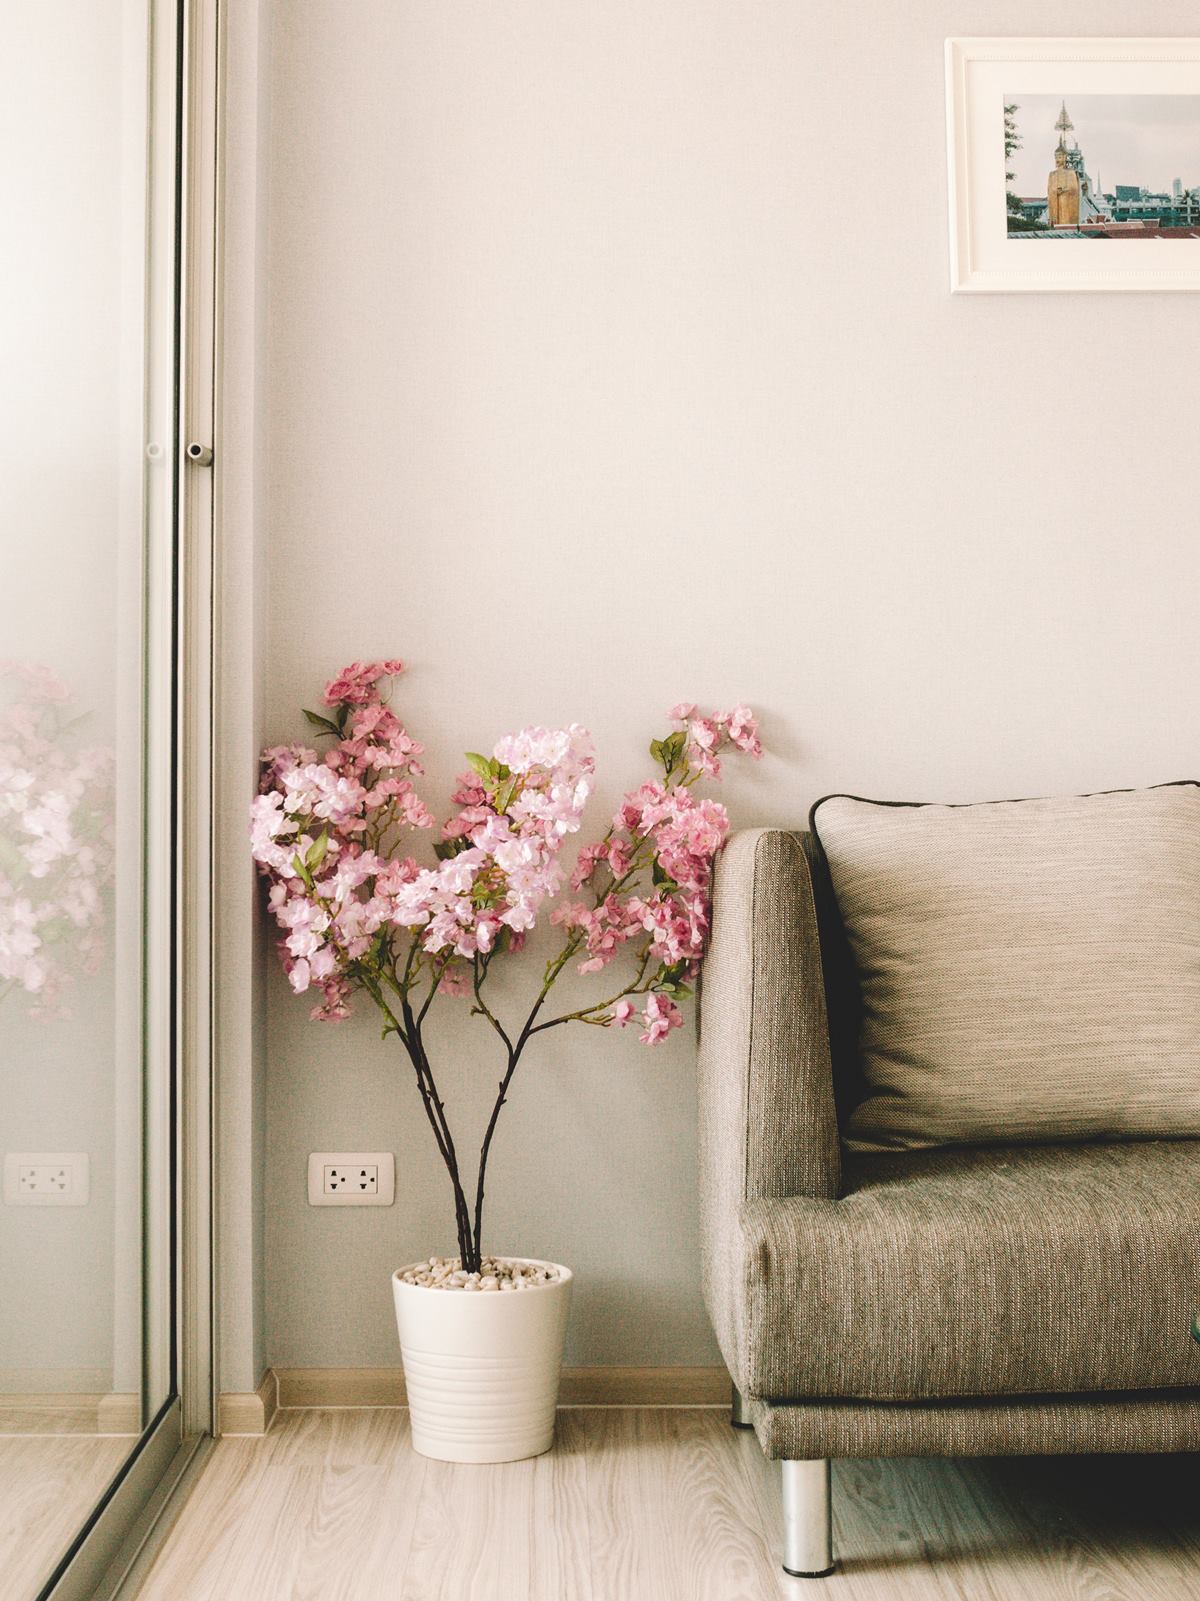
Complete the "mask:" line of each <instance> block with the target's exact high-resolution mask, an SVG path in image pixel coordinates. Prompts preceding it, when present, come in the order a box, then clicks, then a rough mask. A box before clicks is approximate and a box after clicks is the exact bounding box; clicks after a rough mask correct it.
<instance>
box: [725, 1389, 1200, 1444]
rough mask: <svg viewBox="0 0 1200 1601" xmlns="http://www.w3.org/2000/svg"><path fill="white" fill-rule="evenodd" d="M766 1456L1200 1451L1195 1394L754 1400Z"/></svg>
mask: <svg viewBox="0 0 1200 1601" xmlns="http://www.w3.org/2000/svg"><path fill="white" fill-rule="evenodd" d="M751 1416H752V1418H753V1420H754V1427H755V1430H756V1432H757V1434H758V1439H759V1443H760V1444H761V1446H762V1448H763V1450H764V1451H765V1452H766V1454H767V1455H768V1456H769V1457H776V1458H780V1457H781V1458H783V1459H785V1460H789V1461H803V1460H804V1459H806V1458H813V1457H841V1456H857V1457H865V1456H1057V1455H1059V1454H1060V1453H1063V1454H1065V1453H1067V1452H1071V1453H1076V1454H1078V1453H1083V1452H1094V1451H1200V1390H1166V1391H1159V1392H1157V1393H1154V1392H1151V1393H1149V1394H1142V1395H1101V1396H1091V1395H1077V1396H1075V1395H1073V1396H1055V1397H1053V1398H1046V1399H1044V1400H1011V1401H927V1402H925V1404H924V1405H923V1406H903V1405H896V1404H891V1405H889V1404H886V1403H883V1402H877V1403H874V1404H872V1403H870V1402H864V1401H806V1402H802V1403H797V1404H794V1405H785V1406H772V1405H770V1404H769V1403H766V1402H751Z"/></svg>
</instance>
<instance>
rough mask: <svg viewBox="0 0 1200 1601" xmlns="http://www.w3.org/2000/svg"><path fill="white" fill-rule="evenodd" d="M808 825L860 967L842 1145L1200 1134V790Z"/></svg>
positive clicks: (835, 811)
mask: <svg viewBox="0 0 1200 1601" xmlns="http://www.w3.org/2000/svg"><path fill="white" fill-rule="evenodd" d="M811 826H812V830H813V833H814V834H815V835H816V837H817V839H818V841H819V843H820V846H821V848H822V850H823V851H824V853H825V856H826V859H827V861H828V863H829V870H830V875H831V878H832V881H833V888H834V893H835V895H836V897H837V903H838V909H839V911H840V913H841V917H842V921H843V923H844V925H845V930H846V934H847V937H848V939H849V942H850V947H851V950H852V951H853V953H854V958H855V961H856V963H857V967H858V976H859V984H860V988H861V993H862V1025H861V1033H860V1049H861V1057H862V1064H861V1065H862V1069H863V1074H864V1077H865V1081H866V1095H865V1099H864V1100H863V1101H862V1102H861V1103H860V1105H859V1106H858V1107H857V1108H856V1109H855V1111H854V1113H853V1114H852V1116H851V1118H850V1120H849V1123H848V1125H847V1127H846V1130H845V1135H846V1143H847V1145H848V1146H849V1147H850V1149H851V1150H859V1151H880V1150H896V1149H904V1148H910V1147H916V1146H928V1145H960V1144H967V1145H974V1144H985V1143H996V1142H1015V1141H1048V1140H1088V1139H1105V1138H1127V1139H1128V1138H1155V1137H1158V1136H1166V1137H1171V1136H1185V1135H1194V1136H1200V788H1198V787H1197V785H1196V784H1194V783H1186V784H1164V785H1160V786H1159V787H1157V788H1154V789H1142V790H1119V791H1115V792H1113V793H1110V794H1104V795H1080V796H1075V797H1072V798H1070V799H1062V800H1022V801H996V802H989V803H986V804H982V805H973V806H923V805H893V804H889V803H886V802H879V801H867V800H859V799H856V798H854V797H852V796H848V795H832V796H829V797H827V798H826V799H825V800H822V801H818V803H817V805H816V806H815V807H814V808H813V814H812V824H811Z"/></svg>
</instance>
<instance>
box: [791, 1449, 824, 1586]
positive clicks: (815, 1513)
mask: <svg viewBox="0 0 1200 1601" xmlns="http://www.w3.org/2000/svg"><path fill="white" fill-rule="evenodd" d="M781 1465H782V1468H783V1571H784V1572H785V1573H790V1574H791V1575H792V1576H793V1578H797V1579H822V1578H824V1577H825V1575H826V1574H827V1573H832V1572H833V1568H834V1562H833V1508H832V1501H831V1496H830V1475H829V1461H828V1459H827V1458H826V1459H822V1460H820V1461H815V1462H784V1463H782V1464H781Z"/></svg>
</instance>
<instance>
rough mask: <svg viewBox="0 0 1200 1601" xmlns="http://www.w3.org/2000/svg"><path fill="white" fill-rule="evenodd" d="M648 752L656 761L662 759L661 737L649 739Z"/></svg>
mask: <svg viewBox="0 0 1200 1601" xmlns="http://www.w3.org/2000/svg"><path fill="white" fill-rule="evenodd" d="M650 754H651V756H652V757H653V758H654V760H655V761H656V762H661V761H662V759H663V742H662V740H661V739H652V740H651V741H650Z"/></svg>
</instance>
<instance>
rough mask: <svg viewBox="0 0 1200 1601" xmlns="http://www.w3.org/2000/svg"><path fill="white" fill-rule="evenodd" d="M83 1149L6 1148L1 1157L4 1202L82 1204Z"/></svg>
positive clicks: (85, 1161) (84, 1190)
mask: <svg viewBox="0 0 1200 1601" xmlns="http://www.w3.org/2000/svg"><path fill="white" fill-rule="evenodd" d="M88 1180H89V1173H88V1159H87V1152H86V1151H9V1152H7V1153H6V1155H5V1158H4V1204H5V1206H86V1205H87V1204H88V1194H89V1189H90V1186H89V1182H88Z"/></svg>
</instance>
